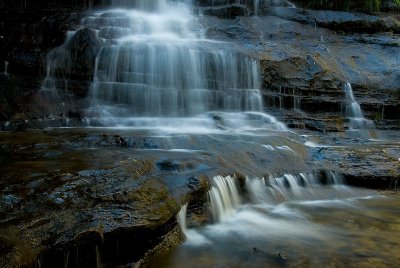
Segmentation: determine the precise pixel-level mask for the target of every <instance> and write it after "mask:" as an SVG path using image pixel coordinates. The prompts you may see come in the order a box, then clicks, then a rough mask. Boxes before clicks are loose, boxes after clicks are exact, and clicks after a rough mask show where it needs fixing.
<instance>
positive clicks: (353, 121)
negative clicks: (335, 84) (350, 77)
mask: <svg viewBox="0 0 400 268" xmlns="http://www.w3.org/2000/svg"><path fill="white" fill-rule="evenodd" d="M344 91H345V93H346V100H347V105H346V116H347V117H348V118H349V121H350V126H351V128H352V129H371V128H374V127H375V125H374V123H373V121H371V120H368V119H366V118H365V117H364V114H363V112H362V110H361V106H360V104H359V103H358V102H357V101H356V99H355V98H354V94H353V89H352V87H351V84H350V83H345V84H344Z"/></svg>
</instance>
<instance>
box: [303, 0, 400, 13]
mask: <svg viewBox="0 0 400 268" xmlns="http://www.w3.org/2000/svg"><path fill="white" fill-rule="evenodd" d="M297 2H299V3H300V4H302V5H303V6H305V7H308V8H313V9H331V10H342V11H361V12H368V13H373V12H378V11H385V10H392V11H400V0H298V1H297Z"/></svg>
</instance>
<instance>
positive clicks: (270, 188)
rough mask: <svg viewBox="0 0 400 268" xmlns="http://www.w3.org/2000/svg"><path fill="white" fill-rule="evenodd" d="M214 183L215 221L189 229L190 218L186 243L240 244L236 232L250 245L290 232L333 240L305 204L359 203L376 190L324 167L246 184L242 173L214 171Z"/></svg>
mask: <svg viewBox="0 0 400 268" xmlns="http://www.w3.org/2000/svg"><path fill="white" fill-rule="evenodd" d="M211 183H212V187H211V189H210V190H209V192H208V197H209V204H208V205H209V209H210V219H211V220H212V224H209V225H207V226H205V227H202V228H189V229H188V228H187V227H186V223H185V225H184V227H183V228H182V229H183V230H184V233H185V235H186V237H187V242H186V245H190V246H202V245H203V244H205V243H207V244H210V246H212V247H215V248H219V244H225V243H227V242H226V241H228V240H229V241H231V240H232V242H233V243H234V244H237V243H238V241H236V239H233V238H232V237H241V239H245V240H246V241H248V242H246V243H247V244H246V245H247V246H249V245H248V244H250V245H251V244H252V243H254V244H258V243H259V241H258V240H259V239H261V241H264V240H265V239H267V240H271V241H272V240H274V241H275V240H277V241H280V239H287V238H288V237H290V239H299V240H303V239H305V241H312V240H314V239H317V240H323V241H329V238H328V236H327V235H325V234H324V232H326V228H325V231H324V229H323V228H322V227H321V226H319V225H317V224H314V223H311V222H309V221H308V220H307V218H306V215H305V214H303V212H302V210H308V209H313V208H317V207H319V208H320V209H321V207H322V209H324V208H325V207H326V208H329V207H334V208H340V207H354V206H355V203H354V202H357V200H361V199H365V198H372V197H374V196H375V193H372V192H370V191H368V190H360V189H354V188H351V187H348V186H345V184H344V182H343V179H342V177H341V176H340V175H338V174H336V173H334V172H325V175H324V176H322V175H321V174H314V173H300V174H297V175H293V174H285V175H284V176H281V177H277V176H272V175H270V176H269V177H268V178H247V179H246V181H245V185H244V186H243V187H242V188H240V187H239V182H238V181H237V178H236V177H231V176H227V177H222V176H217V177H214V178H213V180H212V182H211ZM186 208H187V207H186V206H183V207H182V210H181V212H180V213H179V216H178V218H179V222H180V223H181V226H182V223H183V222H186V221H185V220H184V219H185V218H186V214H185V213H186ZM299 208H301V210H299ZM232 235H233V236H232ZM239 240H240V239H239ZM193 241H196V243H194V242H193ZM239 243H240V242H239ZM236 246H237V245H236ZM210 250H212V249H210Z"/></svg>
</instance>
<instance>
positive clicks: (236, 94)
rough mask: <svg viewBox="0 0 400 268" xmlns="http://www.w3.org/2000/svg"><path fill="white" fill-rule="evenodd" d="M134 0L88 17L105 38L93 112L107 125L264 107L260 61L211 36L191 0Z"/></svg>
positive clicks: (87, 22)
mask: <svg viewBox="0 0 400 268" xmlns="http://www.w3.org/2000/svg"><path fill="white" fill-rule="evenodd" d="M117 2H121V1H117ZM122 2H125V1H122ZM136 4H137V5H135V6H134V7H135V9H132V10H129V11H126V10H114V11H108V12H104V13H98V14H94V15H93V16H92V17H88V18H86V19H85V20H84V22H83V25H84V26H87V27H93V28H95V29H96V30H97V31H98V36H99V38H102V39H103V42H104V44H105V45H104V46H103V48H102V50H101V52H100V53H99V55H98V59H97V60H96V63H97V66H96V73H95V77H94V82H93V83H92V86H91V89H90V98H91V103H92V105H91V109H90V110H89V117H91V118H92V119H94V121H97V122H100V124H102V125H115V124H116V122H119V124H120V125H121V124H122V125H128V126H132V125H134V126H135V125H136V122H139V124H141V123H143V120H142V119H143V117H144V118H148V117H152V118H165V117H169V118H179V117H186V118H188V117H198V116H201V115H203V114H204V113H207V112H210V111H223V112H235V113H236V112H242V111H257V112H260V111H261V110H262V101H261V96H260V92H259V87H260V81H259V70H258V68H259V67H258V64H257V62H256V61H255V60H253V59H251V58H249V57H246V56H245V55H242V54H241V53H239V52H238V51H237V50H235V49H230V47H231V46H230V45H228V44H226V43H225V44H224V43H219V42H215V41H212V40H207V39H205V38H204V37H203V36H202V28H201V26H200V25H198V24H197V22H196V17H195V16H194V15H193V14H192V13H191V8H190V5H189V4H188V3H184V2H172V1H160V2H154V1H150V2H147V1H136ZM100 22H101V23H100ZM125 119H126V120H125ZM160 121H162V120H160ZM164 121H165V120H164ZM146 123H149V122H148V121H147V122H146ZM153 123H154V120H153ZM158 123H159V122H156V125H157V124H158Z"/></svg>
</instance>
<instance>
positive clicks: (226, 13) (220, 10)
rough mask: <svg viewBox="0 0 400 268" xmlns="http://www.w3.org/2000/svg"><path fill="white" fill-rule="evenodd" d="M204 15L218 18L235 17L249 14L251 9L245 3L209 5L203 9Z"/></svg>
mask: <svg viewBox="0 0 400 268" xmlns="http://www.w3.org/2000/svg"><path fill="white" fill-rule="evenodd" d="M202 13H203V14H204V15H209V16H216V17H218V18H226V19H234V18H236V17H238V16H249V15H250V11H249V9H248V8H247V7H246V6H244V5H237V4H233V5H227V6H219V7H209V8H204V9H203V10H202Z"/></svg>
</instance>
